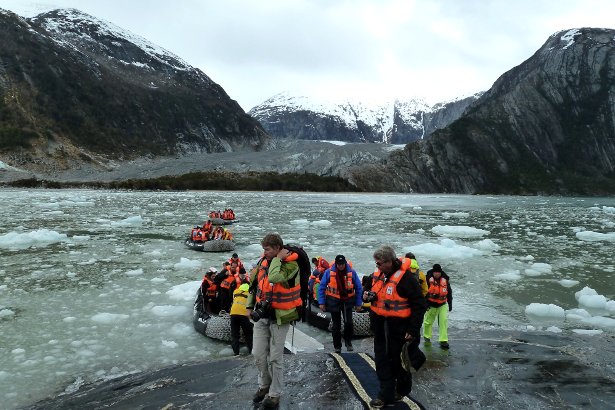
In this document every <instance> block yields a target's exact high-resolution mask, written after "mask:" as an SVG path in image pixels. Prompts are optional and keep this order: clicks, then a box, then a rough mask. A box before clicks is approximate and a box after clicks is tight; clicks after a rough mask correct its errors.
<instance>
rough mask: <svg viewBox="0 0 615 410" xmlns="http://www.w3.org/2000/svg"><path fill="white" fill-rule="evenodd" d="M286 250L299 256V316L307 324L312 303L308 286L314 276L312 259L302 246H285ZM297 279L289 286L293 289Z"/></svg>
mask: <svg viewBox="0 0 615 410" xmlns="http://www.w3.org/2000/svg"><path fill="white" fill-rule="evenodd" d="M284 249H288V250H289V251H291V252H295V253H296V254H297V255H299V259H297V264H298V265H299V281H300V283H301V302H302V304H301V310H300V311H299V316H300V317H301V321H302V322H305V321H306V319H307V317H306V313H307V309H306V306H307V304H308V303H310V301H309V300H308V299H309V293H310V289H309V286H308V281H309V280H310V276H311V275H312V262H311V261H310V257H309V256H308V254H307V253H306V252H305V250H304V249H303V247H302V246H301V245H284ZM295 280H296V277H295V278H293V279H291V280H290V281H289V285H290V286H291V287H293V286H294V285H295Z"/></svg>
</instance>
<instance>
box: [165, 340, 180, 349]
mask: <svg viewBox="0 0 615 410" xmlns="http://www.w3.org/2000/svg"><path fill="white" fill-rule="evenodd" d="M162 345H163V346H164V347H169V348H171V349H175V348H176V347H177V346H179V345H178V344H177V342H174V341H173V340H163V341H162Z"/></svg>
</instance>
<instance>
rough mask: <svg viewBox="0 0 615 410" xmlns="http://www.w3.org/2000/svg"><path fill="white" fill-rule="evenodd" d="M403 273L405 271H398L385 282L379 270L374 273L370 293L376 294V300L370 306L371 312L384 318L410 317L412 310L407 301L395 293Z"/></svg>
mask: <svg viewBox="0 0 615 410" xmlns="http://www.w3.org/2000/svg"><path fill="white" fill-rule="evenodd" d="M405 273H406V271H403V270H398V271H397V272H395V273H394V274H393V275H391V277H390V278H389V279H388V280H387V279H386V277H385V276H384V273H382V272H380V270H377V271H376V272H374V275H373V278H372V291H373V292H376V294H377V298H376V300H375V301H374V302H372V305H371V306H370V309H371V310H372V312H374V313H375V314H377V315H380V316H385V317H401V318H407V317H410V315H411V314H412V310H411V309H410V304H409V303H408V299H406V298H402V297H401V296H399V293H397V285H398V284H399V281H400V280H401V278H402V277H403V276H404V274H405ZM378 286H380V288H378Z"/></svg>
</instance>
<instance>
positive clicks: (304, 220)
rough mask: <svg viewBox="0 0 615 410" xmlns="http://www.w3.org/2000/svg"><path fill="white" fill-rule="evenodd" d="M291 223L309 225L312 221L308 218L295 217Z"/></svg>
mask: <svg viewBox="0 0 615 410" xmlns="http://www.w3.org/2000/svg"><path fill="white" fill-rule="evenodd" d="M290 224H291V225H309V224H310V221H308V220H307V219H293V220H292V221H290Z"/></svg>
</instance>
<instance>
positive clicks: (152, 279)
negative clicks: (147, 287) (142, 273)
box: [150, 277, 167, 283]
mask: <svg viewBox="0 0 615 410" xmlns="http://www.w3.org/2000/svg"><path fill="white" fill-rule="evenodd" d="M150 281H151V282H152V283H163V282H166V281H167V278H159V277H155V278H151V279H150Z"/></svg>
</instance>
